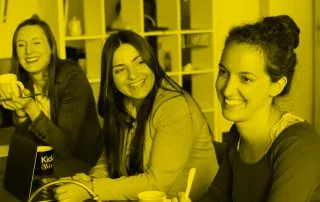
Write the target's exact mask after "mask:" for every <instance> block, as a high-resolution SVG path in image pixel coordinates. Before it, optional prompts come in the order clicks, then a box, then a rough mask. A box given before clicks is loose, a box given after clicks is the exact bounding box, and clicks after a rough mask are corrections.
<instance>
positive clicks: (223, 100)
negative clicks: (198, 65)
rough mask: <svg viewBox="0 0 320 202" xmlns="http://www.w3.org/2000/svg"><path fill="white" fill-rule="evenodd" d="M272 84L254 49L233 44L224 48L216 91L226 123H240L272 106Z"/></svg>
mask: <svg viewBox="0 0 320 202" xmlns="http://www.w3.org/2000/svg"><path fill="white" fill-rule="evenodd" d="M275 85H276V83H272V82H271V80H270V77H269V75H268V74H267V73H266V71H265V59H264V56H263V54H262V53H261V52H260V51H259V50H258V49H257V48H255V47H254V46H250V45H247V44H236V43H233V44H229V45H228V46H227V47H226V48H225V49H224V51H223V54H222V57H221V60H220V65H219V75H218V78H217V80H216V90H217V94H218V98H219V101H220V104H221V107H222V113H223V116H224V117H225V118H226V119H227V120H230V121H235V122H242V121H247V120H249V119H250V118H251V117H252V116H254V115H259V114H265V113H264V112H265V110H268V109H269V108H270V107H271V105H272V99H273V97H272V96H274V95H273V94H274V92H273V91H274V87H275Z"/></svg>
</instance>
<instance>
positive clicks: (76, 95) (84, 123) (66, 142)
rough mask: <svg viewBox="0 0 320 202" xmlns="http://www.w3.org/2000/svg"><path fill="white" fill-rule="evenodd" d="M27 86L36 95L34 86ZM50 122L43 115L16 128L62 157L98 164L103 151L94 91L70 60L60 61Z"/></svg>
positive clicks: (81, 72)
mask: <svg viewBox="0 0 320 202" xmlns="http://www.w3.org/2000/svg"><path fill="white" fill-rule="evenodd" d="M25 86H27V88H28V89H30V90H31V91H32V92H33V91H34V89H33V83H32V81H31V80H29V81H28V82H27V83H26V84H25ZM49 100H50V115H51V119H49V118H48V117H47V116H46V115H45V114H44V113H43V112H41V114H40V115H39V117H37V119H36V120H34V121H33V122H31V120H30V119H28V120H27V121H25V122H23V123H21V124H17V125H16V132H17V133H19V134H21V135H25V136H28V137H30V138H31V139H33V140H34V141H36V142H37V143H38V144H47V145H50V146H52V147H53V149H54V151H55V152H56V153H57V154H58V155H60V156H73V157H75V158H77V159H80V160H82V161H84V162H86V163H88V164H90V165H94V164H95V163H96V161H97V159H98V157H99V156H100V154H101V152H102V148H103V141H102V135H101V126H100V124H99V120H98V114H97V110H96V104H95V99H94V96H93V92H92V88H91V86H90V83H89V82H88V79H87V77H86V75H85V74H84V72H83V71H82V69H81V68H80V67H79V66H78V64H77V63H75V62H73V61H70V60H58V61H57V63H56V78H55V82H54V96H53V97H50V98H49Z"/></svg>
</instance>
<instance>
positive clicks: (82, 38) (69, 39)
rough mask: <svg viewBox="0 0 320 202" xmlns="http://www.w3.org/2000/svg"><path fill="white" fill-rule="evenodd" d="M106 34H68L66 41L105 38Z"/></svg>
mask: <svg viewBox="0 0 320 202" xmlns="http://www.w3.org/2000/svg"><path fill="white" fill-rule="evenodd" d="M105 38H106V35H82V36H66V38H65V40H66V41H77V40H93V39H105Z"/></svg>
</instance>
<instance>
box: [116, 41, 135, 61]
mask: <svg viewBox="0 0 320 202" xmlns="http://www.w3.org/2000/svg"><path fill="white" fill-rule="evenodd" d="M139 55H140V54H139V52H138V51H137V49H136V48H135V47H133V46H132V45H131V44H127V43H124V44H121V45H120V46H119V48H117V49H116V50H115V51H114V54H113V63H120V62H123V63H126V62H131V60H132V59H134V58H135V57H137V56H139Z"/></svg>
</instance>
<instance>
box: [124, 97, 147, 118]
mask: <svg viewBox="0 0 320 202" xmlns="http://www.w3.org/2000/svg"><path fill="white" fill-rule="evenodd" d="M142 103H143V100H138V99H130V98H125V99H124V106H125V107H126V110H127V111H128V113H129V114H130V115H131V116H132V117H133V118H136V117H137V113H138V111H139V109H140V107H141V105H142Z"/></svg>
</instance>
